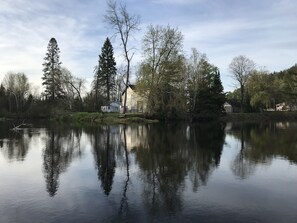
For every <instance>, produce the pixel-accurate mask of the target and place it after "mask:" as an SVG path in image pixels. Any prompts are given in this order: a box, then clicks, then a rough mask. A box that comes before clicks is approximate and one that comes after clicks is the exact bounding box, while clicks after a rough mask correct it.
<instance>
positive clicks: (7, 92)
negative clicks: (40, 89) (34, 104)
mask: <svg viewBox="0 0 297 223" xmlns="http://www.w3.org/2000/svg"><path fill="white" fill-rule="evenodd" d="M29 96H30V84H29V82H28V78H27V76H26V75H25V74H24V73H12V72H10V73H7V74H6V75H5V77H4V79H3V85H1V96H0V97H1V98H2V100H1V101H2V102H1V103H2V104H3V105H4V107H3V109H4V110H5V109H6V110H7V111H9V112H12V113H13V112H17V113H18V112H22V111H24V110H25V109H26V108H28V104H26V103H27V101H28V98H29Z"/></svg>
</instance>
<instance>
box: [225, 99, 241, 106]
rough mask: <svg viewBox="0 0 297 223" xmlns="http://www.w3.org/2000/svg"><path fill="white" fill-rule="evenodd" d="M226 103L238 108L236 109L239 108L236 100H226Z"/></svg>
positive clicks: (238, 102)
mask: <svg viewBox="0 0 297 223" xmlns="http://www.w3.org/2000/svg"><path fill="white" fill-rule="evenodd" d="M227 103H228V104H230V105H231V106H232V107H238V108H240V101H239V100H237V99H230V100H227Z"/></svg>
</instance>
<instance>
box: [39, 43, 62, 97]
mask: <svg viewBox="0 0 297 223" xmlns="http://www.w3.org/2000/svg"><path fill="white" fill-rule="evenodd" d="M59 54H60V49H59V47H58V43H57V41H56V39H55V38H51V39H50V41H49V44H48V46H47V53H46V56H45V58H44V63H43V64H42V65H43V66H44V68H43V77H42V80H43V82H42V85H44V86H45V92H44V94H45V96H46V98H47V99H50V100H51V101H55V100H56V99H57V98H61V97H63V95H64V92H63V90H62V80H61V76H62V73H61V69H60V65H61V62H60V56H59Z"/></svg>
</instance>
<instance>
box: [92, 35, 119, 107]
mask: <svg viewBox="0 0 297 223" xmlns="http://www.w3.org/2000/svg"><path fill="white" fill-rule="evenodd" d="M116 72H117V69H116V62H115V58H114V55H113V47H112V45H111V42H110V40H109V38H106V40H105V42H104V45H103V47H102V49H101V54H100V55H99V64H98V66H97V69H96V73H95V78H94V82H93V89H94V91H95V97H96V103H98V98H99V95H101V96H103V98H104V100H105V101H107V102H110V101H111V100H112V99H114V98H113V97H114V96H115V87H116V84H115V77H116Z"/></svg>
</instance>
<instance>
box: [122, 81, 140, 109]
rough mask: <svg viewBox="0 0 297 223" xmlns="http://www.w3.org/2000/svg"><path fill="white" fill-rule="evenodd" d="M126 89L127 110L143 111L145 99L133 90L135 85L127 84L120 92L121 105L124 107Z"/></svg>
mask: <svg viewBox="0 0 297 223" xmlns="http://www.w3.org/2000/svg"><path fill="white" fill-rule="evenodd" d="M126 91H127V102H126V108H127V111H128V112H145V111H146V100H145V98H144V97H142V96H140V95H139V94H137V92H136V91H135V85H132V84H129V85H128V86H127V87H126V89H125V90H124V91H123V93H122V106H121V109H123V108H124V101H125V92H126Z"/></svg>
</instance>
